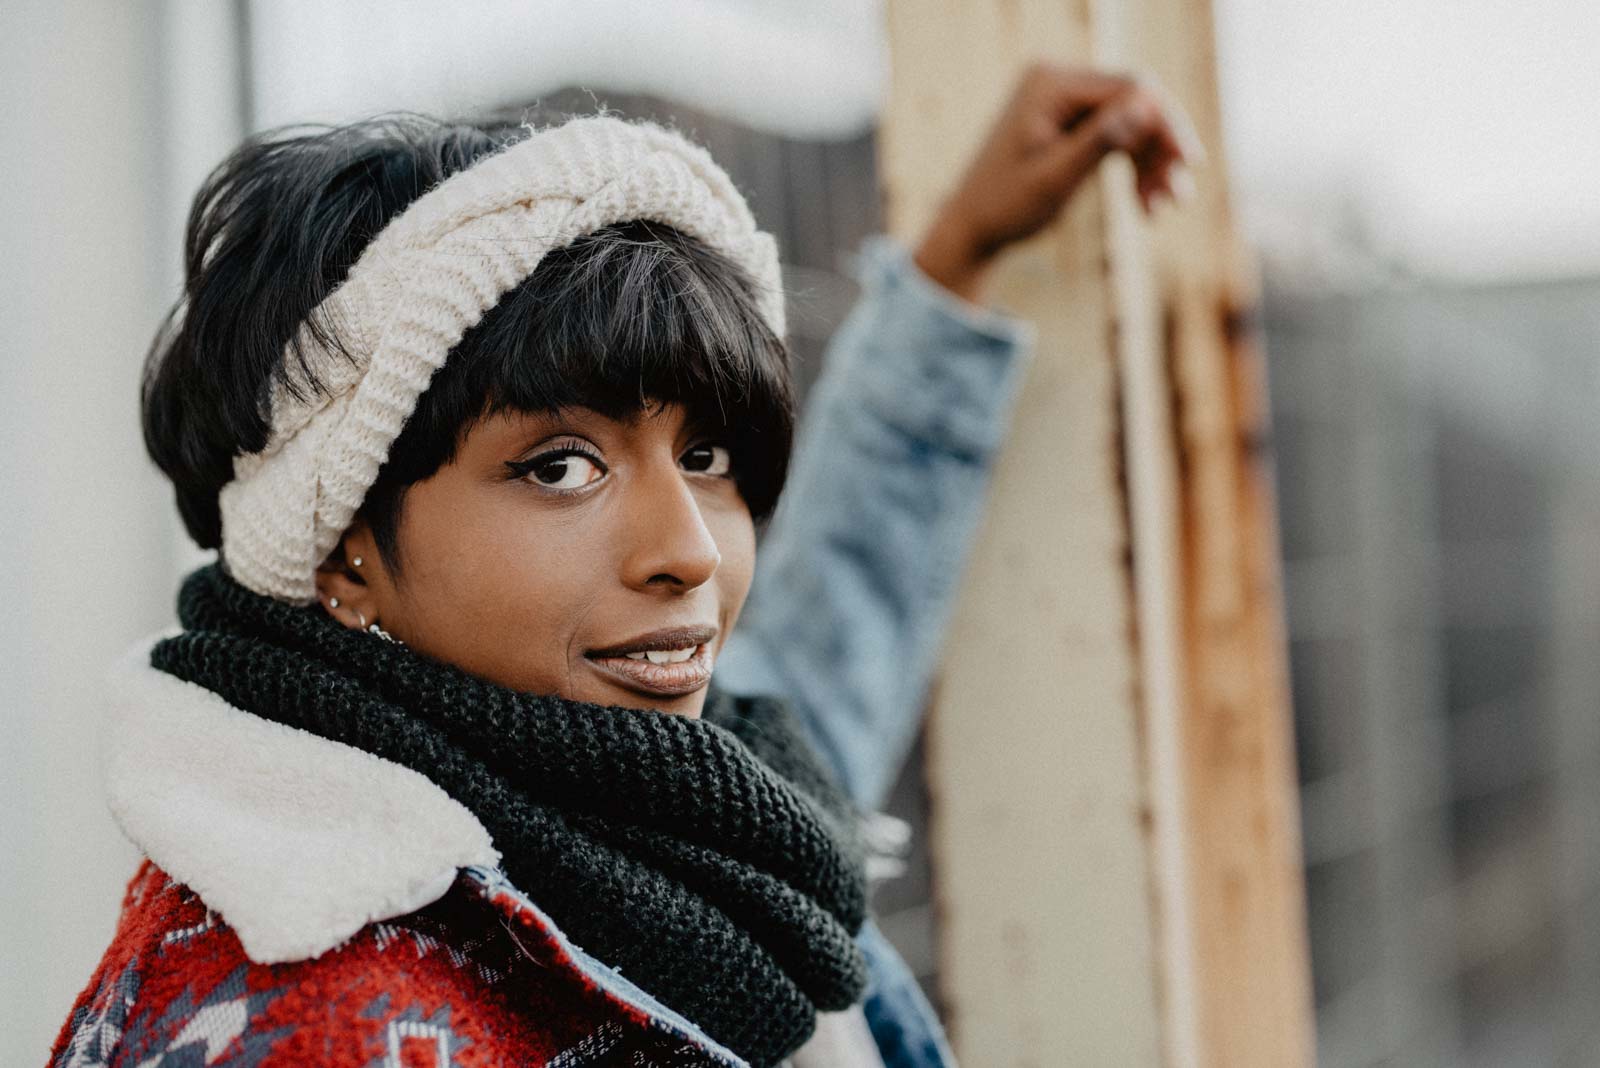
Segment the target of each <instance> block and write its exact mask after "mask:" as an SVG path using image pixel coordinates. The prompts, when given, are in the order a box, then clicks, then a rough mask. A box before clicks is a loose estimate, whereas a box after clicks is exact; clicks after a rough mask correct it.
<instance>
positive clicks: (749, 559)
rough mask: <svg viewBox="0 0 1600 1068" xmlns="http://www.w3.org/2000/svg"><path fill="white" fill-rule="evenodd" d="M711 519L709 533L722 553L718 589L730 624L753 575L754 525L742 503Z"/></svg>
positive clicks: (754, 553)
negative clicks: (711, 523) (711, 524)
mask: <svg viewBox="0 0 1600 1068" xmlns="http://www.w3.org/2000/svg"><path fill="white" fill-rule="evenodd" d="M713 522H714V525H713V526H712V530H711V535H712V537H713V538H715V539H716V542H717V552H719V553H720V554H721V555H722V563H720V564H719V565H717V581H718V585H719V591H718V592H719V594H720V596H721V599H722V603H723V606H724V608H725V609H726V610H727V613H728V620H729V625H730V626H731V625H732V621H733V619H734V618H735V617H736V616H737V615H738V614H739V609H740V608H741V607H742V606H743V605H744V601H745V597H746V596H747V595H748V594H749V592H750V583H751V580H752V579H753V577H754V575H755V566H756V529H755V524H754V523H752V522H751V520H750V512H749V510H748V509H746V508H743V507H742V506H741V507H739V508H736V509H733V508H730V509H728V510H727V511H726V512H724V513H720V514H718V515H717V516H716V518H715V520H714V521H713Z"/></svg>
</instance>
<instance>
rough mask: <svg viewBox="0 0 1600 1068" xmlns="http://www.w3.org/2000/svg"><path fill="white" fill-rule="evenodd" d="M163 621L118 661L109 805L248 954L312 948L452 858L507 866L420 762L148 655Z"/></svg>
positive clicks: (414, 897)
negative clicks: (314, 730)
mask: <svg viewBox="0 0 1600 1068" xmlns="http://www.w3.org/2000/svg"><path fill="white" fill-rule="evenodd" d="M168 633H170V632H168ZM165 636H166V634H165V633H163V634H157V635H152V636H151V637H149V638H146V639H144V640H142V641H140V642H138V643H136V644H135V645H134V646H133V648H131V649H130V650H129V651H128V652H127V653H126V654H125V655H124V656H122V657H121V658H120V659H119V660H118V661H117V663H116V664H115V665H114V666H113V668H112V670H111V672H110V676H109V683H110V695H111V704H110V716H109V721H108V723H107V730H106V732H105V735H104V741H103V745H104V749H103V761H104V768H105V774H106V786H107V793H108V799H109V801H110V805H111V812H112V814H113V815H114V816H115V817H116V820H117V823H118V824H119V825H120V826H121V828H122V831H123V833H124V834H126V835H127V836H128V838H129V839H131V840H132V841H133V843H134V844H135V845H137V846H138V847H139V848H140V849H142V850H143V851H144V853H145V854H146V855H147V856H148V857H149V858H150V859H151V860H152V861H154V862H155V863H156V864H157V865H158V866H159V867H160V868H161V869H162V870H163V871H165V872H166V873H167V874H168V875H170V876H172V878H174V879H176V880H178V881H179V882H181V883H184V884H186V885H187V886H189V887H190V888H191V889H192V890H194V891H195V893H197V894H199V895H200V898H201V900H203V901H204V902H205V903H206V905H207V906H208V907H210V908H212V909H214V910H215V911H216V912H218V913H219V914H220V915H221V916H222V918H223V919H224V920H225V921H226V922H227V923H228V924H230V925H231V926H232V927H233V929H234V931H235V932H236V933H237V934H238V936H239V941H240V942H241V943H242V944H243V946H244V951H245V953H246V954H247V955H248V956H249V957H250V959H251V960H253V961H256V962H258V963H262V964H274V963H280V962H283V961H291V960H303V959H306V958H309V957H316V956H318V955H320V954H321V953H323V952H325V951H326V950H329V949H332V948H333V947H335V946H337V945H339V944H340V943H341V942H343V941H345V940H346V939H347V938H349V937H350V936H351V935H353V934H355V933H356V932H357V931H359V930H360V929H361V928H362V927H363V926H365V925H366V924H367V923H369V922H373V921H376V920H384V919H389V918H391V917H394V916H401V915H404V914H405V913H408V912H411V911H414V910H415V909H419V908H421V907H423V906H424V905H426V904H428V903H430V902H432V901H435V900H437V899H438V898H439V897H441V896H442V895H443V894H444V893H445V891H447V890H448V889H449V888H450V886H451V884H452V883H453V882H454V880H455V875H456V869H457V868H459V867H463V866H467V865H480V866H483V867H487V868H494V867H497V866H498V865H499V862H500V854H499V852H498V851H497V850H496V849H495V848H494V846H493V845H492V843H491V841H490V837H489V833H488V831H486V830H485V829H484V827H483V824H482V823H480V822H479V821H478V819H477V817H475V816H474V815H473V814H472V813H471V812H470V811H469V810H468V809H467V808H466V807H465V806H464V805H462V804H461V803H459V802H457V801H455V800H453V799H452V798H451V797H450V796H449V795H448V794H446V793H445V792H444V791H443V790H442V789H440V788H439V787H438V786H437V785H435V784H434V783H433V782H432V781H430V780H429V779H428V778H427V777H425V776H423V775H421V774H419V773H418V772H415V771H412V770H411V769H410V768H406V767H402V766H401V765H399V764H395V763H393V762H391V761H388V760H384V759H382V758H381V757H378V756H374V755H373V754H371V753H367V752H365V751H363V750H360V749H356V748H353V747H351V746H348V745H344V744H343V743H340V742H335V741H330V740H328V739H325V738H319V737H317V736H316V735H314V734H310V733H308V732H306V731H303V730H298V729H296V728H294V727H289V726H285V725H284V724H281V723H274V722H272V721H270V720H266V719H262V718H260V717H259V716H255V715H252V714H250V713H248V712H245V711H243V710H241V709H239V708H236V707H234V706H233V705H231V704H229V703H228V702H227V701H224V700H223V699H222V698H221V697H219V696H217V695H216V694H214V693H212V692H211V691H210V690H207V689H205V688H203V687H200V686H197V685H195V684H193V683H190V682H185V681H184V680H182V679H179V678H176V677H174V676H172V675H168V674H166V673H164V672H161V671H158V670H156V669H155V668H153V667H151V666H150V649H151V646H153V645H154V644H155V642H156V641H157V640H159V639H160V638H162V637H165Z"/></svg>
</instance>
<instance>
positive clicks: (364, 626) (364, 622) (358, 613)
mask: <svg viewBox="0 0 1600 1068" xmlns="http://www.w3.org/2000/svg"><path fill="white" fill-rule="evenodd" d="M356 618H357V619H359V620H360V621H361V629H362V630H366V629H367V617H366V616H364V615H362V614H361V609H359V608H357V609H356Z"/></svg>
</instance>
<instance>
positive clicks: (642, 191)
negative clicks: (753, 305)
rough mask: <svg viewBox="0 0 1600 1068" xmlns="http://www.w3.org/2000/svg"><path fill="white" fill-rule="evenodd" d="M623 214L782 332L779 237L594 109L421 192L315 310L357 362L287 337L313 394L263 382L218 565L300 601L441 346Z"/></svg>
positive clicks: (687, 149)
mask: <svg viewBox="0 0 1600 1068" xmlns="http://www.w3.org/2000/svg"><path fill="white" fill-rule="evenodd" d="M629 219H650V220H654V221H657V222H663V223H667V224H669V225H672V226H675V227H677V228H679V229H681V230H683V231H685V232H686V233H688V234H690V235H692V236H694V237H698V238H700V239H701V240H703V241H705V242H707V243H708V244H710V245H711V246H712V247H713V248H716V249H718V250H719V251H721V252H723V253H725V254H726V255H728V256H729V257H730V258H732V259H733V260H734V261H735V262H737V263H739V264H740V265H742V266H743V267H744V268H745V269H746V270H748V271H749V273H750V275H751V276H752V277H753V278H754V280H755V282H756V284H757V287H758V290H759V292H758V294H757V298H758V300H759V302H760V308H761V313H762V316H763V318H764V319H765V320H766V322H767V324H768V326H770V327H771V328H772V331H773V332H774V333H775V334H777V336H778V337H780V338H782V337H783V336H784V310H783V290H782V282H781V278H780V275H779V270H778V246H777V242H776V241H775V240H773V238H772V235H771V234H768V233H765V232H763V231H761V230H757V229H756V226H755V220H754V218H753V217H752V216H751V214H750V209H749V207H748V206H747V205H746V204H745V201H744V198H743V197H742V196H741V195H740V193H739V191H738V189H737V188H736V187H735V186H734V184H733V182H732V181H731V180H730V179H729V178H728V175H727V173H726V172H725V171H723V170H722V168H721V167H719V166H718V165H717V164H716V163H715V162H714V161H713V160H712V158H711V156H710V154H709V153H708V152H706V150H705V149H704V148H702V147H700V146H699V145H696V144H694V143H693V142H691V141H689V140H688V139H686V138H685V137H683V136H682V135H681V134H679V133H677V132H675V131H672V130H669V129H666V128H665V127H662V126H658V125H656V124H654V123H649V122H642V121H637V122H636V121H625V120H623V119H619V118H616V117H613V116H609V115H601V116H591V117H585V118H579V119H572V120H570V121H568V122H566V123H564V124H562V125H560V126H557V127H553V128H550V129H545V130H539V131H536V132H534V133H533V134H531V135H530V136H529V137H527V138H526V139H525V140H522V141H520V142H518V143H516V144H514V145H512V146H510V147H508V148H505V149H503V150H501V151H500V152H498V153H496V154H495V155H493V156H491V157H489V158H487V159H484V160H482V161H480V162H479V163H477V164H475V165H473V166H471V167H469V168H467V169H466V170H463V171H460V172H458V173H456V174H454V175H452V176H451V177H450V178H448V179H447V180H445V181H443V182H441V183H440V184H439V185H437V186H435V187H434V188H433V189H431V190H429V191H428V192H427V193H426V194H424V195H423V196H421V197H420V198H418V199H417V200H416V201H415V202H414V203H413V204H411V205H410V206H409V207H408V208H406V210H405V211H404V212H402V213H401V214H400V215H399V216H397V217H396V218H395V219H393V220H392V221H391V222H390V223H389V225H388V226H386V227H385V228H384V229H383V230H382V231H381V232H380V233H379V234H378V235H377V236H376V237H374V238H373V239H372V242H371V243H370V244H369V245H368V246H367V248H366V250H365V251H364V252H363V253H362V255H361V257H360V259H359V260H358V261H357V262H356V264H355V266H353V267H352V268H351V269H350V273H349V275H348V276H347V277H346V279H345V280H344V282H343V283H342V284H341V285H340V286H339V288H338V289H336V290H335V291H334V292H333V293H331V294H329V295H328V297H327V298H326V299H325V300H324V301H323V302H322V303H321V304H320V305H318V307H317V310H316V312H315V313H314V314H315V315H316V316H317V317H319V318H320V319H321V321H323V322H326V323H328V324H330V325H332V326H333V327H334V328H335V329H336V331H337V333H338V334H339V336H340V338H341V340H343V341H344V343H345V346H346V347H347V348H348V349H349V350H350V352H351V355H353V356H354V357H355V358H354V359H353V360H351V359H346V358H345V357H344V356H342V355H338V354H332V353H329V352H327V351H325V350H324V349H322V348H321V347H320V346H318V345H317V343H316V340H315V338H313V337H311V336H310V334H309V332H308V331H305V330H302V335H301V336H302V347H303V350H304V351H305V353H306V355H307V359H308V362H310V363H311V364H312V365H313V366H314V368H315V370H316V371H317V373H318V376H319V377H320V378H321V380H322V381H323V383H324V384H325V385H326V386H327V389H326V391H325V392H324V393H317V392H315V391H312V390H309V389H303V390H301V391H300V392H301V393H302V394H304V397H303V399H296V398H295V397H294V396H293V394H292V393H291V392H290V391H289V390H287V389H286V388H285V387H284V386H282V385H281V384H280V385H277V386H275V387H274V390H273V394H272V429H271V433H270V436H269V438H268V441H267V446H266V448H264V449H263V450H262V451H261V452H259V453H252V454H250V455H246V456H239V457H236V458H235V460H234V465H233V473H234V477H233V481H231V482H229V483H228V484H227V485H225V486H224V487H223V488H222V493H221V499H220V504H221V509H222V558H223V561H224V562H225V563H226V565H227V568H228V571H229V572H230V573H231V574H232V575H233V576H234V577H235V578H236V579H238V581H239V582H241V583H243V584H244V585H245V586H247V587H249V588H250V589H252V590H255V591H256V592H257V593H262V594H266V595H267V596H270V597H276V598H278V599H279V600H283V601H289V602H291V603H295V604H310V603H311V602H312V601H314V600H315V599H316V585H315V575H316V569H317V565H319V564H320V563H322V561H323V560H325V559H327V557H328V554H329V553H330V552H332V550H333V547H334V546H335V545H337V544H338V541H339V537H340V535H342V534H343V533H344V531H345V529H346V528H347V527H348V526H349V524H350V522H351V520H352V519H353V518H354V516H355V513H356V510H357V509H358V508H359V507H360V506H361V502H362V500H363V499H364V498H365V497H366V494H367V491H368V490H369V489H370V488H371V486H372V483H373V480H374V479H375V478H376V477H377V474H378V468H379V467H380V466H382V464H383V461H384V459H385V458H386V457H387V456H388V454H389V448H390V446H391V445H392V444H393V443H394V440H395V438H397V437H398V436H399V434H400V430H401V428H402V427H403V426H404V425H405V422H406V419H407V418H408V417H409V416H410V415H411V412H412V410H413V409H414V408H415V407H416V403H417V398H418V397H419V396H420V395H421V394H422V392H423V390H425V389H427V388H428V382H429V380H430V379H431V378H432V376H433V373H434V372H435V371H436V370H438V369H439V367H440V366H441V365H442V364H443V363H444V360H445V357H446V355H448V354H449V352H450V350H451V348H452V347H454V345H455V344H456V342H458V341H460V340H461V337H462V335H463V334H465V333H466V332H467V330H468V329H470V328H471V327H472V326H473V325H474V324H475V323H477V322H478V320H479V319H481V318H482V317H483V315H484V313H485V312H487V311H488V310H489V309H490V308H492V307H494V305H495V304H496V302H498V301H499V299H500V298H501V297H502V296H503V295H504V294H505V293H506V292H508V291H509V290H511V289H513V288H514V287H515V286H517V285H518V284H519V283H520V282H522V281H523V280H524V279H525V278H527V277H528V275H529V274H531V273H532V272H533V269H534V267H535V266H536V265H537V264H538V263H539V261H540V259H542V258H543V257H544V254H545V253H546V252H549V251H550V250H551V249H554V248H561V247H563V246H565V245H567V244H569V243H571V242H572V241H573V240H574V239H575V238H578V237H581V236H582V235H584V234H586V233H588V232H589V231H591V230H595V229H598V228H599V227H602V226H606V225H608V224H611V223H617V222H625V221H627V220H629ZM290 363H291V366H293V365H294V364H293V358H292V356H291V357H290Z"/></svg>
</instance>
